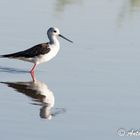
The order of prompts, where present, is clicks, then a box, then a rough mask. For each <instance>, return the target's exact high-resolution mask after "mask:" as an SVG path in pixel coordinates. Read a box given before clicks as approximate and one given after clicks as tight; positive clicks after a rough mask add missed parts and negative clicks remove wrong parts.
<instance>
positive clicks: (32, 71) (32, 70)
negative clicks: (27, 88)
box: [30, 64, 36, 74]
mask: <svg viewBox="0 0 140 140" xmlns="http://www.w3.org/2000/svg"><path fill="white" fill-rule="evenodd" d="M35 67H36V64H34V66H33V68H32V69H31V71H30V72H31V73H32V74H33V73H34V69H35Z"/></svg>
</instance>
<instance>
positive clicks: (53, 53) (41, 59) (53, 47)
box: [36, 45, 60, 64]
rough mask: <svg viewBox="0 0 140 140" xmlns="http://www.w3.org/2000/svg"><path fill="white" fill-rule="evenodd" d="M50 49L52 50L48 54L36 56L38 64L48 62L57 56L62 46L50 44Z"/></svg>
mask: <svg viewBox="0 0 140 140" xmlns="http://www.w3.org/2000/svg"><path fill="white" fill-rule="evenodd" d="M50 49H51V50H50V51H49V52H48V53H47V54H44V55H40V56H38V57H37V58H36V62H37V64H40V63H43V62H47V61H49V60H51V59H52V58H53V57H55V56H56V54H57V53H58V51H59V49H60V46H59V45H50Z"/></svg>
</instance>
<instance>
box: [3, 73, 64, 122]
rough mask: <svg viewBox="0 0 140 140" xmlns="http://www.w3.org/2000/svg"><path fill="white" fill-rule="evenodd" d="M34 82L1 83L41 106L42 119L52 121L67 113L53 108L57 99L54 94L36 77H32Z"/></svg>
mask: <svg viewBox="0 0 140 140" xmlns="http://www.w3.org/2000/svg"><path fill="white" fill-rule="evenodd" d="M31 76H32V78H33V81H29V82H1V83H3V84H6V85H7V86H8V87H11V88H13V89H15V90H16V91H17V92H19V93H22V94H24V95H26V96H28V97H30V98H31V99H32V101H33V102H32V104H33V105H39V106H41V108H40V117H41V118H43V119H48V120H51V119H52V117H54V116H56V115H57V114H62V113H64V112H65V109H64V108H55V109H54V108H53V107H54V103H55V98H54V95H53V92H52V91H51V90H49V88H48V86H47V85H46V84H45V83H43V82H41V81H38V80H36V78H35V75H31Z"/></svg>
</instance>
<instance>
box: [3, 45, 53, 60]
mask: <svg viewBox="0 0 140 140" xmlns="http://www.w3.org/2000/svg"><path fill="white" fill-rule="evenodd" d="M50 50H51V49H50V48H49V45H48V43H43V44H38V45H36V46H34V47H32V48H29V49H27V50H24V51H21V52H16V53H12V54H6V55H2V57H11V58H16V57H26V58H30V57H35V56H38V55H43V54H46V53H48V52H49V51H50Z"/></svg>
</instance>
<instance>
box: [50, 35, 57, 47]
mask: <svg viewBox="0 0 140 140" xmlns="http://www.w3.org/2000/svg"><path fill="white" fill-rule="evenodd" d="M49 40H50V42H49V43H50V44H51V45H56V46H59V41H58V39H57V37H56V36H49Z"/></svg>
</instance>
